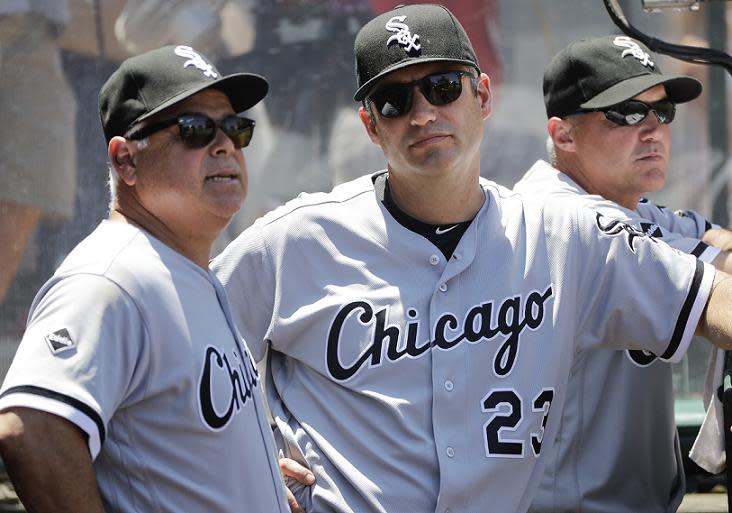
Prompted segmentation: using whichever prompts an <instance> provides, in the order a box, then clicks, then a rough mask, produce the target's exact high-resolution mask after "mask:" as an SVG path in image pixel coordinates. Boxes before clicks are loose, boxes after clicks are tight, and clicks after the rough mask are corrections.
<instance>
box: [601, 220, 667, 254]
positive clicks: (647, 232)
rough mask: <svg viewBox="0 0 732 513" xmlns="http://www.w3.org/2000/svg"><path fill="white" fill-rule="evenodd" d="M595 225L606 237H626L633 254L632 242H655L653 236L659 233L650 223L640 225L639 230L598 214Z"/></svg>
mask: <svg viewBox="0 0 732 513" xmlns="http://www.w3.org/2000/svg"><path fill="white" fill-rule="evenodd" d="M595 223H596V224H597V227H598V228H599V229H600V231H601V232H602V233H604V234H605V235H608V236H611V237H613V236H623V235H625V236H626V237H627V243H628V248H630V250H631V251H632V252H633V253H635V246H634V244H633V243H634V241H635V240H636V239H645V238H647V239H650V240H652V241H653V242H656V239H655V238H654V234H656V233H658V232H660V228H659V227H658V225H656V224H652V223H641V228H642V229H641V228H637V227H635V226H632V225H629V224H627V223H624V222H622V221H619V220H617V219H613V218H607V217H606V216H604V215H602V214H601V213H600V212H597V213H596V215H595Z"/></svg>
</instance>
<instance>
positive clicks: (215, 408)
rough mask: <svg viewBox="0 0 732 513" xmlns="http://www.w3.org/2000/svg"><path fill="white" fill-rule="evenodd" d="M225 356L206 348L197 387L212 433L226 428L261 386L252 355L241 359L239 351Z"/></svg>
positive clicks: (208, 347) (217, 350) (222, 353)
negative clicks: (258, 385)
mask: <svg viewBox="0 0 732 513" xmlns="http://www.w3.org/2000/svg"><path fill="white" fill-rule="evenodd" d="M230 354H231V355H232V357H231V358H230V357H229V355H227V354H226V352H224V351H221V350H219V349H218V348H216V347H214V346H207V347H206V351H205V357H204V362H203V369H202V370H201V379H200V382H199V385H198V405H199V411H200V413H201V419H203V422H204V423H205V424H206V425H207V426H209V427H210V428H211V429H214V430H219V429H223V428H225V427H226V425H227V424H228V423H229V422H230V421H231V419H232V417H233V416H234V415H235V414H237V413H239V412H240V411H241V409H242V408H244V405H245V404H246V403H247V401H248V400H249V399H251V397H252V393H253V390H254V388H256V386H257V383H259V373H258V372H257V368H256V367H255V365H254V362H252V359H251V357H250V356H249V353H247V352H245V353H244V357H243V358H240V357H239V353H238V351H231V352H230Z"/></svg>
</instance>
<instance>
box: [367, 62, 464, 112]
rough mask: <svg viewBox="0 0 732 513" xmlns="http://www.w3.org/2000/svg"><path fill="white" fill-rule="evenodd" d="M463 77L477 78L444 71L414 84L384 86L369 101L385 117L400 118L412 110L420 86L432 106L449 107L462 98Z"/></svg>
mask: <svg viewBox="0 0 732 513" xmlns="http://www.w3.org/2000/svg"><path fill="white" fill-rule="evenodd" d="M463 76H469V77H471V78H475V76H474V75H473V74H472V73H471V72H469V71H442V72H440V73H433V74H431V75H427V76H426V77H424V78H420V79H419V80H415V81H413V82H405V83H402V84H392V85H387V86H384V87H383V88H382V89H380V90H378V91H376V92H375V93H374V94H372V95H370V96H369V100H370V101H371V102H373V103H374V105H376V108H377V110H378V111H379V114H381V115H382V116H383V117H385V118H398V117H399V116H402V115H404V114H406V113H407V112H409V110H410V109H411V108H412V100H413V99H414V86H419V90H420V91H422V95H424V97H425V98H426V99H427V101H428V102H430V103H431V104H432V105H447V104H448V103H452V102H454V101H455V100H457V99H458V98H460V95H461V94H462V92H463V83H462V77H463Z"/></svg>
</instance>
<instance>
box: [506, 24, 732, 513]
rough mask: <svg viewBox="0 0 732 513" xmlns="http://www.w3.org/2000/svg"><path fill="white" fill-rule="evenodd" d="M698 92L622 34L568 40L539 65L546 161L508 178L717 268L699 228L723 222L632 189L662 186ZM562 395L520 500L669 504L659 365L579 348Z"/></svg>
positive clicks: (673, 468) (524, 190)
mask: <svg viewBox="0 0 732 513" xmlns="http://www.w3.org/2000/svg"><path fill="white" fill-rule="evenodd" d="M700 93H701V84H700V83H699V82H698V81H697V80H695V79H693V78H691V77H686V76H674V75H666V74H663V73H662V72H661V70H660V68H659V66H658V64H657V63H656V62H655V60H654V57H653V56H652V55H651V54H650V52H649V50H648V48H647V47H646V46H645V45H643V44H642V43H640V42H638V41H636V40H634V39H631V38H629V37H627V36H606V37H599V38H591V39H583V40H580V41H576V42H574V43H572V44H570V45H569V46H567V47H566V48H565V49H563V50H562V51H560V52H559V53H558V54H557V55H556V56H555V57H554V58H553V59H552V60H551V62H550V63H549V64H548V65H547V67H546V70H545V73H544V100H545V105H546V111H547V116H548V118H549V120H548V123H547V129H548V132H549V139H548V143H547V144H548V147H549V153H550V160H551V164H549V163H547V162H543V161H539V162H537V163H536V164H535V165H534V166H533V167H532V168H531V169H530V170H529V171H528V172H527V173H526V175H525V176H524V177H523V178H522V180H520V181H519V182H518V183H517V184H516V185H515V187H514V190H515V191H517V192H519V193H521V194H522V195H524V196H525V197H526V198H527V199H528V200H531V201H557V200H559V201H567V202H580V203H581V204H582V205H584V208H587V209H588V210H590V211H601V212H604V213H606V214H607V215H609V216H614V217H616V218H618V219H622V220H624V221H626V222H632V223H634V224H639V225H641V226H642V227H643V229H644V230H645V231H646V232H648V233H649V234H651V235H653V236H654V237H656V238H659V239H662V240H664V241H665V242H667V243H668V244H670V245H671V246H673V247H675V248H677V249H679V250H681V251H683V252H685V253H689V254H691V255H694V256H696V257H697V258H698V259H699V260H701V261H703V262H709V263H712V264H714V265H715V266H716V267H717V268H719V269H722V270H725V271H727V272H729V271H730V270H731V269H730V268H729V263H728V262H729V254H728V253H727V252H724V251H722V252H720V251H719V249H717V248H714V247H712V246H710V245H708V244H707V243H705V242H703V241H702V240H700V239H703V238H704V237H705V234H706V233H707V232H708V231H709V230H710V229H712V233H716V234H718V235H721V236H722V237H724V236H726V235H728V232H726V231H725V230H721V229H719V227H714V226H713V225H712V224H711V223H710V222H709V221H707V220H706V219H705V218H704V217H702V216H701V215H700V214H698V213H696V212H692V211H679V212H678V213H674V212H673V211H671V210H669V209H666V208H663V207H659V206H657V205H655V204H653V203H652V202H651V201H649V200H646V199H643V198H642V195H643V194H646V193H648V192H656V191H659V190H661V189H662V188H663V186H664V183H665V180H666V173H667V168H668V159H669V149H670V148H669V146H670V142H671V137H670V136H671V134H670V123H671V122H672V121H673V119H674V115H675V112H676V105H677V104H679V103H684V102H688V101H690V100H693V99H694V98H696V97H697V96H698V95H699V94H700ZM613 211H615V213H613ZM567 396H568V400H567V402H566V405H565V408H564V412H563V414H562V424H561V427H560V430H559V436H558V438H557V444H556V446H557V452H556V454H555V457H554V458H553V460H552V462H551V464H550V465H548V467H547V473H546V474H545V477H544V480H543V482H542V485H541V486H540V489H539V493H538V494H537V497H536V499H535V501H534V504H533V505H532V508H531V511H532V512H536V513H539V512H554V511H585V512H588V513H602V512H617V511H644V512H659V513H660V512H667V511H676V510H677V509H678V507H679V505H680V503H681V501H682V499H683V496H684V492H685V481H684V472H683V462H682V458H681V452H680V445H679V438H678V433H677V430H676V424H675V417H674V397H673V381H672V368H671V365H670V364H669V363H668V362H666V361H663V360H662V359H659V358H657V357H656V356H655V355H653V354H651V353H644V352H641V351H632V350H630V351H607V350H602V349H591V350H585V351H582V352H580V353H579V354H578V356H577V358H575V361H574V366H573V372H572V374H571V377H570V380H569V382H568V389H567ZM619 491H621V492H619Z"/></svg>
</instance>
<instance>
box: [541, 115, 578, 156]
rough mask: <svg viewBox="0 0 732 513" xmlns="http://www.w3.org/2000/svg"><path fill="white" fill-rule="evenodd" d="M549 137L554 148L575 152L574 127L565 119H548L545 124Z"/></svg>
mask: <svg viewBox="0 0 732 513" xmlns="http://www.w3.org/2000/svg"><path fill="white" fill-rule="evenodd" d="M546 129H547V132H549V137H551V138H552V141H554V147H555V148H557V149H560V150H562V151H569V152H573V151H575V134H574V126H573V125H572V123H571V122H569V121H567V120H566V119H562V118H558V117H556V116H554V117H551V118H549V121H547V124H546Z"/></svg>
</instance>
